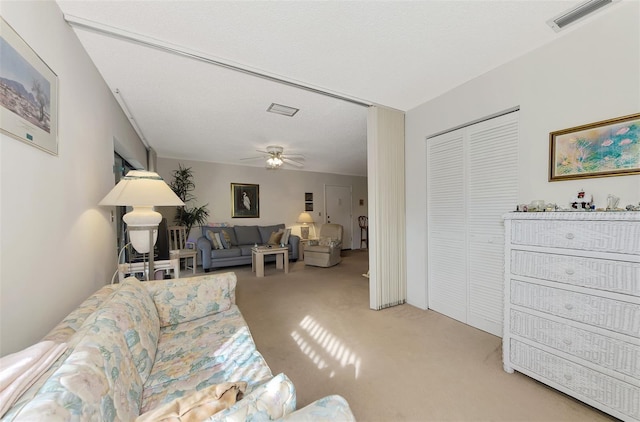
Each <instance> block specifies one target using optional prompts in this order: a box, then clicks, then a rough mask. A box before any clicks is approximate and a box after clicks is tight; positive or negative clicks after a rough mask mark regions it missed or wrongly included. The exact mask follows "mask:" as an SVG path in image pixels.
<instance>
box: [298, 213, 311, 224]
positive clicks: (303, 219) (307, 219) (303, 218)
mask: <svg viewBox="0 0 640 422" xmlns="http://www.w3.org/2000/svg"><path fill="white" fill-rule="evenodd" d="M298 223H303V224H308V223H313V218H312V217H311V214H309V213H308V212H301V213H300V215H299V216H298Z"/></svg>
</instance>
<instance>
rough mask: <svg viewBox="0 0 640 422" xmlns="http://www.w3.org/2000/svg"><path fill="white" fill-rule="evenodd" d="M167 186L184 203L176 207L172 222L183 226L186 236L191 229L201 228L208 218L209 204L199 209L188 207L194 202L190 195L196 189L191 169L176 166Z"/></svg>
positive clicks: (194, 198) (180, 165) (179, 165)
mask: <svg viewBox="0 0 640 422" xmlns="http://www.w3.org/2000/svg"><path fill="white" fill-rule="evenodd" d="M169 186H170V187H171V189H172V190H173V191H174V192H175V194H176V195H178V197H179V198H180V199H182V202H184V207H176V216H175V218H174V220H173V221H174V223H176V224H177V225H179V226H185V227H186V228H187V235H188V233H189V232H190V231H191V227H193V226H196V225H198V226H201V225H203V224H204V223H206V222H207V218H208V217H209V210H207V205H209V204H205V205H202V206H200V207H189V205H188V204H189V202H191V201H195V200H196V197H195V196H194V195H193V194H192V193H191V192H193V190H194V189H195V188H196V185H195V183H194V182H193V171H192V170H191V167H183V166H182V164H178V169H177V170H174V171H173V181H172V182H171V183H170V184H169Z"/></svg>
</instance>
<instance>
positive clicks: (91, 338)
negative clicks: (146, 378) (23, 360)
mask: <svg viewBox="0 0 640 422" xmlns="http://www.w3.org/2000/svg"><path fill="white" fill-rule="evenodd" d="M136 287H137V286H135V285H134V283H127V285H125V284H124V283H123V285H122V286H121V287H120V288H119V289H118V291H116V292H115V293H114V294H113V295H112V296H110V297H109V299H108V300H107V301H105V302H104V303H103V304H102V306H101V307H100V308H98V310H96V312H94V313H93V314H92V315H91V316H90V317H89V318H87V320H86V321H85V323H84V324H83V325H82V327H81V328H80V330H78V333H77V334H76V335H77V336H78V337H79V340H78V342H77V344H76V346H75V348H74V350H73V352H71V354H70V355H69V356H68V357H67V358H66V360H65V361H64V363H62V365H61V366H60V367H59V368H58V369H57V370H56V371H55V372H54V373H53V374H52V375H51V377H49V378H48V379H47V381H46V382H45V383H44V385H43V386H42V388H41V389H40V390H39V393H38V394H37V395H36V396H35V397H34V398H33V400H31V401H30V402H28V403H27V404H26V405H25V406H24V407H23V408H22V409H21V410H20V412H19V413H18V414H17V415H16V420H100V421H114V420H127V421H129V420H133V419H135V418H136V416H138V415H139V414H140V403H141V400H142V385H143V381H142V379H141V377H140V373H139V369H138V368H142V369H147V365H148V364H149V360H148V359H146V356H147V355H149V352H148V351H146V353H145V352H144V351H141V350H142V347H141V346H142V343H143V342H142V341H139V340H143V339H147V338H149V337H150V335H151V333H147V334H148V335H143V334H140V333H142V330H141V329H140V328H141V327H140V326H137V325H136V324H138V322H137V321H135V320H136V319H137V318H142V319H152V318H147V317H146V316H145V314H149V313H151V314H152V312H148V309H146V305H144V300H137V298H138V297H139V296H141V295H139V289H137V288H136ZM120 292H122V294H119V293H120ZM147 296H148V295H147ZM125 302H129V303H128V305H129V306H125V305H124V303H125ZM138 306H140V307H142V308H143V309H142V310H140V311H139V312H133V313H129V311H130V310H131V308H135V307H138ZM148 322H149V321H147V324H146V325H151V324H148ZM137 329H140V332H135V331H137ZM147 329H149V327H147ZM149 330H150V331H152V328H151V329H149ZM138 335H139V337H138ZM156 336H157V333H156ZM137 337H138V338H137ZM132 351H134V352H138V353H137V355H136V356H133V355H132ZM154 354H155V351H154ZM151 357H153V355H151ZM134 362H135V364H134ZM151 363H153V361H151ZM138 364H139V365H138ZM148 369H149V370H150V369H151V368H150V367H149V368H148ZM143 372H144V371H143Z"/></svg>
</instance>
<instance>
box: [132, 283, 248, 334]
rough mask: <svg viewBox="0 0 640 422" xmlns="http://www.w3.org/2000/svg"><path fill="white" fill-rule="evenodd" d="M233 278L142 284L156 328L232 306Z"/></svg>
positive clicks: (233, 294)
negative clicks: (154, 314) (152, 305)
mask: <svg viewBox="0 0 640 422" xmlns="http://www.w3.org/2000/svg"><path fill="white" fill-rule="evenodd" d="M236 282H237V279H236V275H235V273H233V272H228V273H222V274H208V275H203V276H198V277H191V278H181V279H176V280H160V281H150V282H146V283H145V286H146V288H147V291H148V292H149V294H150V295H151V297H152V298H153V301H154V302H155V305H156V308H157V310H158V315H159V317H160V326H161V327H167V326H170V325H175V324H179V323H184V322H189V321H193V320H195V319H198V318H202V317H206V316H208V315H211V314H213V313H216V312H222V311H225V310H227V309H229V308H230V307H231V305H233V304H235V303H236V297H235V288H236Z"/></svg>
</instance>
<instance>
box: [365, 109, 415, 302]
mask: <svg viewBox="0 0 640 422" xmlns="http://www.w3.org/2000/svg"><path fill="white" fill-rule="evenodd" d="M367 163H368V166H369V168H370V169H375V172H373V171H372V172H370V173H369V175H368V191H369V192H368V196H369V205H370V208H369V236H370V239H369V302H370V303H369V306H370V307H371V308H372V309H376V310H379V309H383V308H387V307H390V306H395V305H400V304H402V303H405V302H406V300H407V284H406V282H407V281H406V265H405V264H406V246H405V239H406V235H405V233H406V232H405V231H406V224H405V183H404V174H405V172H404V113H403V112H400V111H397V110H391V109H387V108H382V107H377V106H372V107H370V108H369V112H368V116H367Z"/></svg>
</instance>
